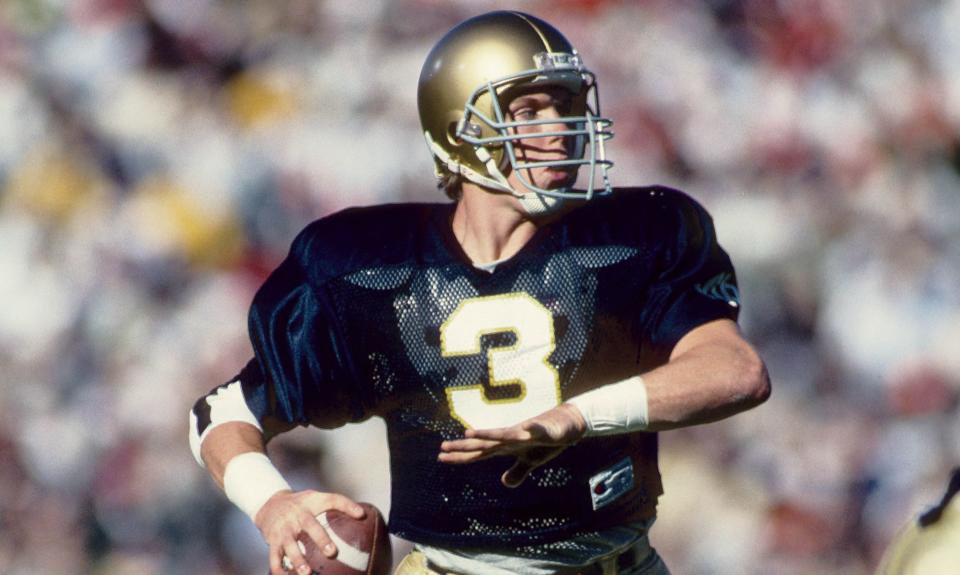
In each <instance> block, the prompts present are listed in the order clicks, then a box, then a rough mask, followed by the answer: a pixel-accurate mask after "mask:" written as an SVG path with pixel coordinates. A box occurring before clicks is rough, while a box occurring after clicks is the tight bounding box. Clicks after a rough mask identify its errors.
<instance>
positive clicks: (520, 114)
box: [511, 108, 536, 122]
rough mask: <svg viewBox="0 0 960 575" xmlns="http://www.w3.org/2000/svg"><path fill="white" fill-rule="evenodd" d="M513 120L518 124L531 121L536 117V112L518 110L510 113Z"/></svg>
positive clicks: (524, 109)
mask: <svg viewBox="0 0 960 575" xmlns="http://www.w3.org/2000/svg"><path fill="white" fill-rule="evenodd" d="M511 114H512V115H513V119H514V120H516V121H518V122H523V121H526V120H532V119H534V117H535V116H536V112H535V111H534V109H533V108H519V109H517V110H514V111H512V112H511Z"/></svg>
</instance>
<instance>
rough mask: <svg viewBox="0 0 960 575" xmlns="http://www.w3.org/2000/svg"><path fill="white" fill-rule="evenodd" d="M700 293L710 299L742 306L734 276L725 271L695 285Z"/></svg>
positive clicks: (732, 305) (733, 305)
mask: <svg viewBox="0 0 960 575" xmlns="http://www.w3.org/2000/svg"><path fill="white" fill-rule="evenodd" d="M693 287H694V289H695V290H697V291H698V292H699V293H701V294H703V295H705V296H706V297H708V298H710V299H715V300H717V301H722V302H724V303H726V304H728V305H730V306H731V307H740V290H739V289H737V284H735V283H733V276H731V275H730V273H729V272H724V273H722V274H718V275H715V276H713V277H712V278H710V279H709V280H707V281H705V282H703V283H700V284H697V285H695V286H693Z"/></svg>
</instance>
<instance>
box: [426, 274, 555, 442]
mask: <svg viewBox="0 0 960 575" xmlns="http://www.w3.org/2000/svg"><path fill="white" fill-rule="evenodd" d="M499 332H512V333H513V334H514V335H515V336H516V342H515V343H514V344H513V345H512V346H510V347H495V348H491V349H489V350H488V351H487V369H488V370H489V373H490V385H491V386H503V385H509V384H519V385H520V394H519V395H518V396H516V397H511V398H507V399H489V398H488V397H487V396H486V394H485V393H484V391H483V385H482V384H481V383H479V382H477V384H476V385H468V386H461V387H448V388H447V403H448V404H449V405H450V413H451V414H452V415H453V417H454V418H456V419H457V420H458V421H460V422H461V423H462V424H463V425H464V427H468V428H469V427H473V428H478V429H483V428H491V427H504V426H508V425H513V424H514V423H518V422H520V421H523V420H524V419H527V418H530V417H533V416H535V415H539V414H540V413H543V412H544V411H547V410H548V409H551V408H553V407H555V406H557V405H559V404H560V375H559V374H558V373H557V370H556V369H555V368H554V367H553V366H552V365H550V363H549V362H548V361H547V358H549V357H550V354H551V353H553V350H554V348H555V347H556V342H555V341H554V331H553V315H552V314H551V313H550V310H548V309H547V308H546V307H544V306H543V304H541V303H540V302H538V301H537V300H535V299H533V298H532V297H531V296H530V295H528V294H525V293H511V294H506V295H497V296H490V297H478V298H471V299H467V300H464V301H462V302H460V305H458V306H457V309H455V310H453V313H452V314H450V317H448V318H447V321H446V322H444V324H443V325H442V326H440V349H441V353H442V354H443V356H444V357H454V356H462V355H473V354H478V353H481V352H482V348H481V345H480V340H481V338H482V336H484V335H488V334H492V333H499Z"/></svg>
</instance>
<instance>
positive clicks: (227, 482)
mask: <svg viewBox="0 0 960 575" xmlns="http://www.w3.org/2000/svg"><path fill="white" fill-rule="evenodd" d="M284 489H290V484H288V483H287V482H286V480H285V479H284V478H283V476H282V475H280V472H279V471H277V468H276V467H274V466H273V463H270V459H269V458H268V457H267V456H266V455H264V454H263V453H259V452H256V451H248V452H247V453H241V454H240V455H237V456H236V457H234V458H232V459H231V460H230V461H228V462H227V468H226V469H225V470H224V472H223V491H224V492H225V493H226V494H227V499H229V500H230V501H232V502H233V503H234V505H236V506H237V507H239V508H240V510H241V511H243V512H244V513H246V514H247V515H248V516H250V519H253V520H256V519H255V518H256V516H257V512H258V511H260V508H261V507H263V504H264V503H266V502H267V499H270V498H271V497H273V495H274V494H275V493H276V492H278V491H283V490H284Z"/></svg>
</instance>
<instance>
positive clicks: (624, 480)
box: [590, 457, 633, 511]
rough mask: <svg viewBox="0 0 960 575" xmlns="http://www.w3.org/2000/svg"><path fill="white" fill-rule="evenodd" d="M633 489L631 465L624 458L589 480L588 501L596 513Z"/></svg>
mask: <svg viewBox="0 0 960 575" xmlns="http://www.w3.org/2000/svg"><path fill="white" fill-rule="evenodd" d="M632 487H633V463H632V462H631V461H630V458H629V457H624V458H623V459H622V460H620V461H619V462H617V464H616V465H614V466H613V467H608V468H607V469H604V470H603V471H601V472H600V473H598V474H596V475H594V476H593V477H591V478H590V500H591V501H592V502H593V510H594V511H596V510H597V509H600V508H601V507H605V506H607V505H610V504H611V503H613V502H614V501H615V500H616V499H617V498H619V497H620V496H621V495H623V494H624V493H626V492H627V491H630V489H631V488H632Z"/></svg>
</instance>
